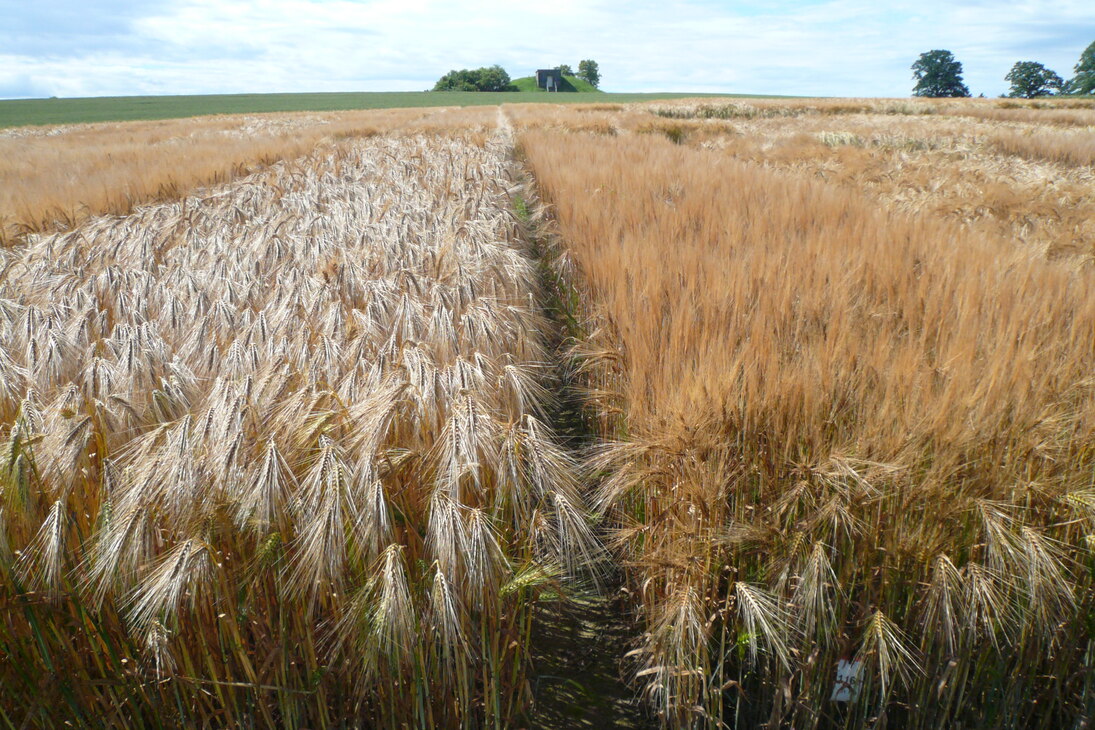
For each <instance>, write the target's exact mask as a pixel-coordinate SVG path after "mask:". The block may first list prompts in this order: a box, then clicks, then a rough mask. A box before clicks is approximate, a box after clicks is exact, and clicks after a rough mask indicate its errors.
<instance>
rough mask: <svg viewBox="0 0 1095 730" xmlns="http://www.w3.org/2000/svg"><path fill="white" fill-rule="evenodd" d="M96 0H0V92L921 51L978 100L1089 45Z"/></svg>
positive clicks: (973, 23)
mask: <svg viewBox="0 0 1095 730" xmlns="http://www.w3.org/2000/svg"><path fill="white" fill-rule="evenodd" d="M96 2H98V3H100V4H105V5H109V6H110V8H109V10H110V13H111V18H112V22H111V24H110V28H109V29H108V28H105V27H100V28H98V29H97V30H96V31H95V33H94V34H93V35H94V37H90V35H91V34H89V37H88V38H86V39H85V40H84V42H80V38H81V36H80V33H81V30H80V27H81V26H80V24H79V23H78V20H79V18H80V16H81V13H80V12H78V9H79V8H80V7H81V5H80V3H81V0H55V2H53V3H51V4H50V5H51V14H50V16H49V17H48V18H45V17H44V16H42V17H39V16H37V15H34V13H36V12H37V13H39V15H40V11H35V10H33V9H28V6H27V4H24V3H22V2H17V1H16V0H0V15H4V16H5V17H6V16H8V15H11V16H13V17H15V18H16V23H15V24H13V27H15V28H17V29H18V34H19V35H18V38H16V39H12V40H13V42H12V43H5V42H4V41H5V40H6V39H5V38H4V36H3V34H4V33H5V31H3V30H0V48H9V49H13V50H10V51H8V55H7V56H3V57H0V63H2V64H3V65H2V66H0V68H3V69H4V71H3V73H4V74H5V75H4V76H2V77H0V82H2V83H0V96H15V95H26V94H41V95H45V94H56V95H59V96H81V95H106V94H151V93H159V94H169V93H171V94H177V93H231V92H273V91H351V90H365V91H376V90H398V89H409V90H414V89H423V88H427V87H429V86H430V85H431V84H432V82H433V81H434V80H435V79H436V78H437V77H438V76H440V75H441V74H443V73H444V72H446V71H448V70H449V69H451V68H463V67H474V66H481V65H487V64H492V63H501V64H502V65H503V66H505V67H506V69H507V70H509V71H510V73H511V74H512V75H514V76H523V75H527V74H528V73H530V72H531V71H532V70H533V69H535V68H537V67H542V66H544V65H549V64H550V65H554V64H556V63H564V62H566V63H570V64H571V65H576V64H577V62H578V60H580V59H582V58H595V59H596V60H597V61H598V62H599V63H600V66H601V72H602V77H603V86H604V87H605V88H606V89H608V90H612V91H726V92H755V93H773V94H807V95H829V96H905V95H907V94H908V93H909V92H910V89H911V86H912V82H911V78H910V73H911V72H910V70H909V66H910V65H911V64H912V62H913V60H915V58H916V56H917V55H918V54H919V53H921V52H923V51H926V50H930V49H933V48H948V49H950V50H951V51H953V52H954V53H955V55H956V56H957V58H958V59H959V60H960V61H962V62H963V63H964V64H965V68H966V80H967V83H968V84H969V85H970V87H971V89H972V90H973V91H974V93H977V92H978V91H983V92H985V93H986V94H990V95H994V94H997V93H1000V92H1002V91H1003V90H1004V89H1005V83H1004V81H1003V76H1004V74H1005V73H1007V70H1008V69H1009V68H1010V66H1011V64H1012V63H1014V62H1015V61H1019V60H1037V61H1041V62H1043V63H1045V64H1046V65H1047V66H1049V67H1050V68H1054V69H1055V70H1057V71H1058V72H1059V73H1061V74H1062V75H1064V76H1068V75H1069V74H1070V73H1071V70H1072V65H1073V64H1074V63H1075V61H1076V58H1077V57H1078V56H1079V54H1080V51H1082V50H1083V48H1084V47H1085V46H1086V45H1087V43H1089V42H1091V41H1092V40H1095V6H1093V5H1092V4H1091V3H1090V2H1083V3H1081V2H1073V1H1071V0H1048V2H1035V1H1034V0H1020V1H1019V2H1018V3H1013V2H1009V3H1004V2H999V1H997V0H993V1H989V0H982V1H978V0H956V1H954V2H943V1H942V0H927V1H926V2H913V1H911V0H898V1H897V2H891V3H888V4H886V5H885V6H883V5H881V4H879V3H876V2H871V1H870V0H823V1H820V2H817V1H811V0H797V1H796V2H785V3H762V2H753V3H749V2H715V1H712V0H665V2H651V1H650V0H638V1H636V2H619V1H608V0H586V1H585V2H578V1H577V0H558V1H557V2H554V3H550V4H548V3H528V2H513V1H511V2H502V1H500V0H483V1H482V2H438V1H437V0H373V1H366V0H243V1H240V2H223V0H173V1H171V2H165V3H162V4H157V5H156V6H154V7H153V8H151V9H149V8H148V7H147V6H144V7H138V6H140V5H143V4H141V3H134V2H132V0H96ZM66 3H67V4H69V6H70V10H73V12H67V13H66V12H64V8H63V7H62V6H64V5H65V4H66ZM31 8H33V6H31ZM66 19H67V20H66ZM47 20H48V22H46V21H47ZM66 22H67V23H71V24H72V27H65V23H66ZM36 23H37V24H38V25H42V26H43V27H42V28H40V29H36V25H35V24H36ZM45 26H48V27H45ZM36 34H40V35H36ZM59 37H64V38H65V39H66V41H65V42H64V43H59V42H57V39H58V38H59ZM5 79H6V80H5ZM16 79H17V80H18V81H15V80H16Z"/></svg>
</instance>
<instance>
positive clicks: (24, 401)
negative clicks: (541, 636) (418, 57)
mask: <svg viewBox="0 0 1095 730" xmlns="http://www.w3.org/2000/svg"><path fill="white" fill-rule="evenodd" d="M480 141H481V140H480ZM510 179H511V176H510V169H509V162H508V147H507V144H506V140H505V137H504V136H496V137H494V138H492V139H491V140H489V141H488V142H487V143H486V144H481V143H480V144H476V143H473V142H471V141H469V139H465V138H460V137H458V136H457V137H453V138H446V137H439V136H433V137H428V138H427V137H404V138H395V139H388V138H373V139H371V140H368V141H365V142H359V143H357V144H355V145H353V146H351V147H348V148H347V149H345V150H342V151H336V152H330V151H328V152H322V153H316V154H314V155H313V156H312V157H310V158H306V159H303V160H300V161H297V162H293V163H283V164H278V165H276V166H274V167H273V168H272V169H271V170H269V171H268V172H266V173H263V174H259V175H254V176H251V177H248V178H245V179H243V180H241V181H239V182H237V183H234V184H232V185H230V186H227V187H222V188H218V189H213V190H210V191H208V192H205V193H203V194H202V195H200V196H196V197H190V198H186V199H184V200H182V201H179V202H177V203H173V204H166V205H159V206H155V207H149V208H143V209H140V210H139V211H138V212H136V213H135V214H133V215H131V216H128V217H125V218H108V219H96V220H92V221H90V222H89V223H87V224H85V225H84V226H82V227H80V228H78V229H76V230H73V231H71V232H69V233H64V234H60V235H52V236H49V237H44V238H40V239H38V240H36V241H34V242H33V243H31V244H29V245H27V246H25V247H22V248H19V249H10V250H7V251H4V252H2V253H0V256H2V257H3V258H2V259H0V270H2V271H3V272H4V274H3V279H2V282H0V424H2V425H0V438H2V440H3V448H2V450H0V457H2V459H0V570H2V574H3V577H4V583H3V588H2V589H0V603H2V604H3V607H4V608H3V612H2V614H3V617H2V619H0V622H2V623H0V651H2V652H3V662H2V666H0V683H2V684H3V686H4V688H5V689H4V692H3V695H2V698H0V712H2V713H3V716H4V717H6V718H7V719H8V720H9V722H13V723H15V724H17V725H18V724H19V723H23V722H27V723H30V724H37V723H42V724H48V722H49V718H50V717H54V714H53V713H55V712H56V708H57V707H59V706H62V704H63V706H64V708H65V710H64V712H65V715H66V716H67V717H69V718H70V719H72V720H73V721H74V722H77V723H85V722H100V721H103V720H102V718H106V720H105V721H107V722H109V724H112V725H115V726H131V727H146V726H149V725H151V724H169V725H175V724H201V723H202V722H209V721H211V718H217V720H216V722H217V723H218V724H220V723H236V722H243V721H244V720H245V719H246V718H259V719H261V720H262V721H263V722H264V723H267V724H272V723H278V724H283V725H290V726H292V725H306V726H309V727H317V726H322V725H325V724H327V723H329V722H357V721H362V722H364V721H366V718H367V721H368V722H369V723H370V724H375V725H384V724H387V723H396V722H410V723H412V724H416V725H433V724H440V725H454V724H458V723H478V722H485V721H501V720H502V719H504V718H506V717H511V716H513V715H514V714H516V713H517V712H518V711H519V710H520V709H521V708H522V707H523V705H524V703H525V702H526V700H527V697H526V695H525V684H524V682H523V679H522V677H523V673H524V669H525V661H526V656H525V653H524V652H525V649H526V642H525V637H526V636H527V633H528V627H529V621H530V616H531V611H532V607H533V605H534V603H535V600H536V597H537V595H538V594H539V593H540V592H541V591H542V590H545V589H551V590H555V589H557V587H558V586H557V584H558V583H559V582H560V581H562V580H565V579H566V578H567V577H569V576H571V575H574V574H575V573H576V572H577V571H578V570H579V569H580V568H581V566H582V565H583V564H584V563H586V562H587V561H588V560H589V559H591V558H592V557H593V556H594V553H595V552H596V550H597V546H596V542H595V540H594V538H593V537H592V535H591V533H590V531H589V528H588V527H587V523H586V518H585V514H584V510H583V505H582V500H581V497H580V495H579V494H578V490H577V485H576V481H575V478H574V476H573V469H572V463H571V461H570V459H569V458H568V457H567V456H566V455H565V454H564V453H563V452H562V451H561V450H560V449H559V448H558V447H557V446H556V445H555V444H554V442H553V440H552V436H551V434H550V432H549V429H548V428H547V426H546V425H545V424H544V423H543V421H542V417H541V407H542V405H543V403H544V402H545V392H544V389H543V386H542V382H543V376H544V368H545V362H546V360H547V353H546V352H545V350H544V345H543V342H542V338H541V336H540V333H541V332H542V331H543V330H544V323H543V322H542V321H541V319H540V315H539V313H538V312H539V308H538V304H537V291H536V290H537V287H536V270H535V267H534V263H533V262H531V261H530V260H529V258H528V257H527V255H526V253H525V251H524V250H523V248H522V244H521V242H520V239H519V238H518V231H517V229H516V226H515V223H514V220H513V219H512V217H511V214H510V213H509V211H508V208H509V200H510V198H509V192H510V191H509V189H508V186H510V185H512V183H510V182H508V181H509V180H510ZM353 718H359V720H354V719H353Z"/></svg>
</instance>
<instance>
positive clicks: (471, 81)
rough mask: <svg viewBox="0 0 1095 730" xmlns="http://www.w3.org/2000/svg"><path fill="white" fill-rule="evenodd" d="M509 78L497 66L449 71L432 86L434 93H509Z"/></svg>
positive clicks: (502, 69)
mask: <svg viewBox="0 0 1095 730" xmlns="http://www.w3.org/2000/svg"><path fill="white" fill-rule="evenodd" d="M510 88H511V87H510V78H509V74H508V73H506V70H505V69H504V68H502V67H501V66H499V65H497V64H496V65H494V66H484V67H483V68H473V69H466V68H464V69H461V70H459V71H455V70H454V71H449V72H448V73H447V74H445V75H444V76H442V77H441V78H440V79H438V81H437V83H436V84H434V86H433V90H434V91H509V90H510Z"/></svg>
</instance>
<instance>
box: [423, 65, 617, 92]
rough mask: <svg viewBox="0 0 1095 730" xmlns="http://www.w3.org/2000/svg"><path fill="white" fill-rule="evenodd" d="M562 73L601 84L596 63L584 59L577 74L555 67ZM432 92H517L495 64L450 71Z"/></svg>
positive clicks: (435, 85)
mask: <svg viewBox="0 0 1095 730" xmlns="http://www.w3.org/2000/svg"><path fill="white" fill-rule="evenodd" d="M555 68H556V69H558V70H559V71H561V72H562V74H563V77H564V78H565V77H567V76H571V77H577V78H579V79H582V80H583V81H587V82H589V85H590V86H592V87H593V88H598V87H599V86H600V84H601V70H600V68H599V67H598V66H597V62H596V61H594V60H592V59H585V60H583V61H580V62H579V63H578V73H574V70H573V69H572V68H571V67H570V66H569V65H568V64H565V63H564V64H560V65H558V66H556V67H555ZM433 90H434V91H519V89H518V88H517V86H515V85H514V84H513V80H512V79H511V78H510V76H509V74H508V73H506V70H505V69H504V68H502V67H501V66H499V65H498V64H495V65H493V66H483V67H481V68H463V69H460V70H459V71H457V70H455V69H454V70H452V71H449V72H448V73H447V74H445V75H444V76H442V77H441V78H440V79H438V81H437V83H436V84H434V85H433Z"/></svg>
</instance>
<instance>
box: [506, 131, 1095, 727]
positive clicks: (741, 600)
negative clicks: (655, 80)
mask: <svg viewBox="0 0 1095 730" xmlns="http://www.w3.org/2000/svg"><path fill="white" fill-rule="evenodd" d="M525 121H528V122H529V126H538V125H536V123H535V120H526V119H519V122H521V124H522V125H524V123H525ZM579 123H588V122H585V121H581V122H579ZM521 144H522V146H523V148H524V150H525V153H526V155H527V159H528V161H529V164H530V167H531V169H532V170H533V172H534V174H535V175H536V178H537V182H538V185H539V187H540V190H541V191H542V194H543V196H544V199H545V201H546V202H548V203H550V204H551V205H552V206H553V208H554V211H555V215H556V219H557V222H558V226H559V230H560V233H561V234H562V238H563V240H565V241H566V245H567V248H568V249H569V251H570V255H571V256H573V259H574V264H575V269H576V271H577V272H578V274H579V277H578V281H579V283H581V284H582V285H583V287H584V289H585V292H586V299H585V301H586V306H587V312H586V315H587V316H588V317H590V319H591V322H592V325H591V326H594V327H597V328H598V329H597V330H596V336H595V337H593V338H592V340H593V341H591V342H589V343H586V344H585V346H584V348H585V352H586V357H587V361H588V365H587V368H588V370H589V371H590V379H591V385H592V386H593V391H592V393H591V403H592V404H593V405H595V406H597V407H598V408H599V409H600V410H599V413H600V414H601V415H602V423H603V428H604V434H605V436H606V437H607V438H608V439H609V441H608V443H607V445H606V446H605V447H604V448H603V449H602V450H601V451H600V452H599V453H597V454H595V455H594V456H593V458H592V459H591V462H590V465H591V473H592V474H595V475H597V476H598V478H599V479H600V480H601V484H600V487H599V494H598V499H597V501H598V504H599V506H600V508H601V509H602V510H604V512H605V513H606V514H607V515H608V517H609V521H610V524H611V525H612V526H613V533H612V537H613V539H612V542H613V546H614V548H615V549H616V551H617V553H616V554H617V555H618V556H619V558H620V559H621V560H622V561H623V562H624V564H625V565H626V566H627V568H628V572H629V574H630V576H631V578H632V586H633V589H634V595H635V596H636V602H637V604H638V606H639V607H640V610H641V615H642V617H643V619H644V626H645V632H644V633H643V634H642V637H641V641H640V644H639V646H638V647H637V648H636V651H635V652H634V653H633V656H634V657H635V659H636V660H637V662H638V667H637V673H638V680H639V682H640V683H641V684H643V685H645V688H646V692H647V695H648V697H649V699H650V700H651V701H652V703H653V706H654V707H655V708H656V709H657V710H658V711H659V713H660V715H661V717H662V719H663V721H664V722H666V723H667V724H669V725H671V726H674V727H687V726H692V725H704V726H712V727H715V726H720V724H721V723H727V724H731V725H736V726H739V727H755V726H758V725H760V724H761V723H765V722H769V723H771V726H790V727H842V726H847V727H860V726H864V725H872V724H875V723H878V722H881V721H886V722H891V723H897V724H900V725H901V726H906V727H924V728H935V727H942V726H953V725H961V726H965V727H1001V726H1013V727H1046V728H1053V727H1063V726H1072V725H1074V724H1075V723H1076V722H1078V721H1079V720H1080V719H1082V718H1083V717H1085V716H1087V715H1089V714H1090V711H1091V707H1092V701H1093V700H1092V698H1093V697H1095V683H1093V678H1092V675H1091V674H1090V672H1088V671H1086V670H1085V669H1084V668H1085V667H1089V666H1091V664H1092V661H1091V660H1092V656H1093V654H1092V652H1093V649H1095V644H1093V637H1092V634H1091V629H1090V623H1089V621H1090V618H1089V617H1090V616H1091V615H1092V611H1093V610H1095V605H1093V603H1092V601H1093V599H1092V596H1093V595H1095V594H1093V590H1092V589H1093V586H1092V579H1091V576H1092V574H1091V565H1092V554H1091V547H1092V539H1091V537H1090V535H1091V534H1092V532H1093V531H1095V512H1093V511H1092V505H1093V504H1095V491H1093V490H1095V484H1093V482H1092V473H1093V468H1095V450H1093V444H1095V387H1093V385H1095V383H1093V381H1092V373H1093V372H1095V336H1093V333H1095V299H1093V298H1092V297H1091V291H1092V290H1093V285H1095V274H1093V272H1092V271H1091V270H1090V268H1084V267H1082V266H1076V265H1075V264H1074V263H1073V262H1069V261H1065V262H1050V261H1046V260H1045V259H1044V257H1042V256H1041V255H1039V254H1038V253H1035V252H1034V251H1032V250H1031V249H1030V248H1028V247H1024V246H1014V245H1010V242H1008V241H1005V240H1001V239H996V238H993V237H990V236H988V235H987V234H986V233H984V232H983V231H977V230H976V229H974V230H969V229H963V228H961V227H959V226H958V225H955V224H953V223H950V222H947V221H945V220H942V219H941V218H939V217H936V216H932V215H923V216H920V217H917V218H909V217H902V216H896V215H890V214H884V213H881V212H880V211H879V210H878V205H877V203H876V202H874V200H872V199H871V198H870V196H869V195H866V194H864V192H863V191H860V190H856V189H854V188H851V187H848V186H845V185H827V184H825V183H822V182H819V181H817V180H816V179H813V176H812V175H809V174H807V175H802V174H793V173H788V172H775V171H773V170H769V169H764V168H763V167H762V166H761V165H758V164H755V163H750V162H743V161H739V160H734V159H731V158H730V157H729V156H728V155H727V154H726V153H725V152H723V151H721V150H718V149H694V148H689V147H688V146H681V145H679V144H673V143H672V142H671V141H670V140H668V139H666V138H665V136H663V135H661V134H658V135H650V134H633V133H631V132H629V131H627V128H626V126H624V127H622V128H621V129H619V130H618V131H617V132H616V133H615V134H610V135H605V134H595V135H591V134H588V133H583V132H567V131H565V130H560V129H553V128H551V127H548V128H546V129H544V130H532V131H527V132H525V133H523V134H522V135H521ZM761 158H763V155H761ZM760 161H761V162H763V159H761V160H760ZM842 660H843V661H845V662H846V663H847V665H848V666H851V667H855V668H853V669H850V670H849V673H848V675H846V676H849V675H850V676H851V677H852V680H851V682H850V684H849V689H848V690H847V691H846V692H845V693H844V694H843V695H842V696H840V697H838V698H837V699H833V692H834V687H835V686H836V680H837V669H838V666H839V663H840V661H842Z"/></svg>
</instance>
